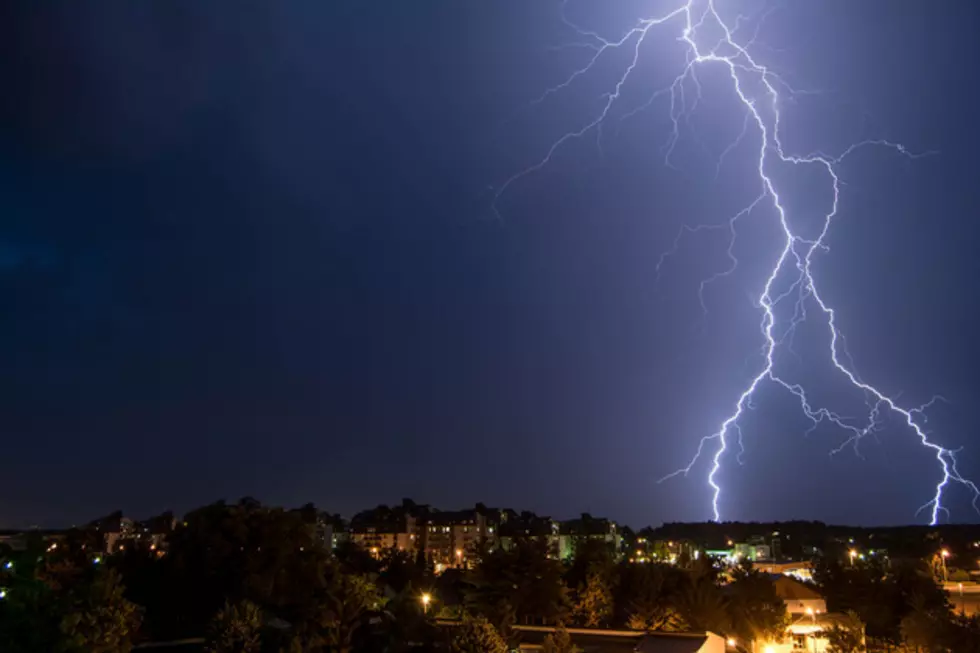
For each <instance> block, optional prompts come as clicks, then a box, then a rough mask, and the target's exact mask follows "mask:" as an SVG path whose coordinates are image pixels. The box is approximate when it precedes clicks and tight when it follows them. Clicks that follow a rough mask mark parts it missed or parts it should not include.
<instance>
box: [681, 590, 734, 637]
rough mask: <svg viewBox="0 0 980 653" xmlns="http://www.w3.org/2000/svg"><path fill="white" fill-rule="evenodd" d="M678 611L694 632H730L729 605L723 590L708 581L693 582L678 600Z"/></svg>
mask: <svg viewBox="0 0 980 653" xmlns="http://www.w3.org/2000/svg"><path fill="white" fill-rule="evenodd" d="M677 610H678V611H679V612H680V614H681V616H682V617H683V618H684V621H685V622H687V624H688V625H689V626H690V627H691V629H692V630H695V631H698V630H703V631H709V630H710V631H711V632H714V633H727V632H730V628H731V619H730V616H729V612H728V604H727V602H726V601H725V597H724V596H722V594H721V590H719V589H718V587H717V586H716V585H715V584H714V583H713V582H710V581H708V580H706V579H700V580H696V581H692V582H691V583H690V584H689V585H688V586H687V588H686V589H685V590H684V591H683V592H682V593H681V594H680V596H678V598H677Z"/></svg>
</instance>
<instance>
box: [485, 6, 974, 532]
mask: <svg viewBox="0 0 980 653" xmlns="http://www.w3.org/2000/svg"><path fill="white" fill-rule="evenodd" d="M567 2H568V0H565V4H567ZM676 2H677V6H675V7H674V8H672V9H667V10H665V11H664V12H663V13H661V14H660V15H657V16H653V17H648V18H644V19H642V20H640V21H638V22H637V23H636V24H635V25H634V26H633V27H631V28H630V29H628V30H627V31H626V32H625V34H623V35H622V36H621V37H619V38H615V39H607V38H605V37H603V36H601V35H599V34H598V33H597V32H595V31H593V30H590V29H587V28H582V27H579V26H578V25H575V24H574V23H572V21H571V20H569V19H568V18H567V16H565V15H564V12H563V20H564V22H565V23H566V24H567V25H568V26H569V27H571V28H572V29H574V30H575V31H576V32H577V34H578V36H579V37H580V38H581V40H582V41H581V42H580V43H576V44H574V47H579V48H582V49H588V50H590V51H591V54H590V55H589V58H588V61H587V63H586V64H585V66H583V67H581V68H578V69H576V70H574V71H573V72H572V73H571V74H570V75H569V76H568V77H566V78H565V80H564V81H563V82H561V83H560V84H558V85H556V86H553V87H551V88H549V89H547V90H546V91H545V92H544V93H543V94H542V95H541V97H539V98H538V99H537V100H536V101H535V103H534V104H539V103H541V102H544V101H545V100H547V99H548V98H550V97H551V96H553V95H555V94H557V93H560V92H561V91H563V90H566V89H568V88H569V87H570V86H571V85H573V84H574V83H575V82H576V80H578V79H579V78H580V77H582V76H583V75H586V74H587V73H589V72H592V71H593V69H595V68H596V67H597V62H599V60H600V59H603V55H606V54H613V53H616V52H618V53H619V54H620V55H621V56H623V55H625V58H626V62H627V63H626V64H625V68H624V69H623V71H622V73H621V74H620V75H619V76H618V77H613V79H612V80H611V81H610V84H609V89H608V90H607V91H606V92H605V93H603V94H602V95H601V96H600V97H599V108H598V110H597V111H596V113H595V114H594V115H593V117H592V118H591V119H589V120H587V121H586V122H585V124H584V125H583V126H581V128H579V129H576V130H573V131H569V132H566V133H565V134H564V135H562V136H561V137H560V138H558V139H557V140H555V141H554V142H553V143H552V144H551V146H550V147H549V148H548V150H547V151H546V153H545V154H544V156H543V157H542V158H541V159H539V160H538V161H537V162H536V163H534V164H532V165H530V166H528V167H527V168H525V169H523V170H521V171H519V172H517V173H516V174H514V175H512V176H511V177H510V178H508V179H507V180H506V181H504V183H503V184H502V185H501V186H500V187H499V188H497V190H496V194H495V197H494V209H495V210H496V208H497V203H498V201H499V200H500V198H501V196H502V195H503V194H504V193H506V192H508V191H509V190H510V189H511V187H512V186H514V184H515V183H516V182H518V181H519V180H521V179H523V178H524V177H526V176H528V175H531V174H533V173H535V172H538V171H540V170H541V169H543V168H544V167H545V166H546V165H548V164H549V163H550V162H551V160H552V158H553V156H554V155H555V153H556V152H557V151H558V150H559V149H560V148H562V147H563V146H565V145H567V144H569V143H570V142H572V141H575V140H578V139H581V138H583V137H585V136H586V135H589V134H592V135H593V136H595V137H597V139H598V141H599V143H601V141H602V136H603V128H604V127H605V126H606V123H607V121H609V120H610V119H611V118H612V109H613V106H614V105H617V102H618V101H620V100H621V98H622V94H623V89H624V86H626V84H627V83H628V82H630V81H632V80H633V79H634V78H635V77H637V76H639V73H636V70H637V68H638V66H639V63H640V60H641V54H642V53H643V46H644V44H645V43H646V42H647V39H648V38H649V39H650V40H651V41H653V40H654V39H662V40H663V41H664V42H665V43H668V44H669V43H671V42H674V43H677V44H679V47H680V48H682V49H683V51H684V53H685V55H686V63H685V65H684V66H683V67H681V68H680V69H679V71H678V73H677V75H676V77H675V78H674V80H673V82H672V83H671V84H670V85H669V86H667V87H665V88H662V89H660V90H658V91H656V92H655V93H653V94H652V95H651V96H650V99H649V100H648V101H647V102H646V103H645V104H643V105H641V106H640V107H638V108H635V109H632V110H631V111H630V112H629V113H627V114H626V115H625V116H621V117H629V116H632V115H635V114H637V113H639V112H641V111H643V110H645V109H647V108H648V107H650V106H651V105H652V104H653V103H654V102H655V101H657V100H658V99H661V98H663V99H665V101H666V104H667V106H668V107H669V114H668V115H669V117H670V120H671V123H672V125H673V128H672V130H671V132H670V134H669V136H668V139H667V143H666V145H665V148H664V150H665V164H666V165H668V166H669V165H670V163H671V156H672V154H673V152H674V149H675V146H676V145H677V143H678V142H679V140H680V138H681V126H682V124H684V125H686V124H688V123H687V118H689V117H690V115H691V113H692V112H693V111H694V110H695V109H696V108H697V106H698V103H699V102H700V101H701V99H702V94H701V90H702V82H701V80H700V78H699V71H701V70H705V69H708V68H714V69H720V70H721V71H723V72H724V74H725V76H726V82H725V84H726V87H727V89H728V90H729V91H731V92H732V93H733V95H734V97H735V98H737V100H738V103H739V104H740V108H739V110H738V111H736V112H733V113H732V115H731V118H732V120H733V121H734V122H735V124H741V125H742V131H741V134H740V135H739V137H738V138H737V139H736V140H735V141H734V142H733V143H731V144H730V145H729V147H727V148H726V149H725V150H724V152H722V153H721V155H720V156H719V158H718V160H717V162H716V164H717V168H718V169H719V170H720V169H721V167H722V166H723V164H724V163H725V158H726V156H727V155H729V154H733V152H734V151H735V150H736V149H737V148H738V146H739V145H741V144H742V143H743V141H745V139H749V138H756V139H758V148H757V150H756V151H755V154H754V155H753V156H752V158H751V159H750V160H749V164H750V165H751V167H752V169H754V170H755V171H756V174H757V179H758V187H759V193H758V195H757V196H756V198H755V199H754V200H753V201H752V202H750V203H749V204H748V205H746V206H744V207H742V208H741V209H740V210H738V211H737V212H734V213H733V214H732V215H731V216H730V217H728V218H727V219H726V220H725V221H724V222H723V223H722V224H718V225H698V226H689V225H685V226H684V227H683V228H682V229H681V231H680V232H679V233H678V236H677V238H676V239H675V241H674V246H673V247H672V248H671V249H670V250H669V251H668V252H666V253H665V254H664V255H663V256H662V257H661V259H660V262H659V263H658V265H657V269H658V271H659V268H660V266H661V265H662V264H663V263H664V262H665V260H666V259H667V258H668V257H669V256H672V255H673V254H675V253H677V251H678V249H679V247H680V245H681V239H682V237H683V236H684V235H685V234H692V233H696V232H701V231H706V230H720V231H723V232H725V233H726V234H727V237H728V239H729V241H728V242H729V247H728V251H727V256H728V261H729V266H728V268H726V269H725V271H723V272H720V273H716V274H715V275H714V276H712V277H710V278H708V279H706V280H704V281H703V282H702V283H701V291H700V292H699V298H700V299H701V303H702V308H705V312H706V305H705V303H704V289H705V288H706V287H707V286H708V285H709V284H712V283H714V282H716V281H719V280H721V279H723V278H724V277H727V276H729V275H731V274H732V273H734V272H735V270H736V269H737V267H738V264H739V261H738V259H737V258H736V256H735V255H734V253H733V251H734V244H735V240H736V236H737V229H736V228H737V226H738V224H739V221H740V219H741V218H744V217H746V216H748V215H749V214H751V213H753V212H755V211H756V210H758V209H760V208H762V207H769V208H770V209H771V210H772V215H773V216H774V217H775V218H776V222H777V224H778V226H779V228H780V231H781V233H782V239H781V245H780V246H779V248H778V249H777V250H775V251H773V253H772V254H773V255H772V258H773V263H772V267H771V269H770V270H769V272H768V276H767V278H766V281H765V283H764V284H763V285H762V288H761V290H760V292H759V294H758V296H757V297H756V298H755V302H756V305H757V307H758V308H759V310H760V312H761V322H760V336H761V338H762V358H763V361H764V362H763V363H762V366H761V369H760V370H759V371H758V372H757V373H756V374H755V376H753V377H752V378H751V379H750V380H749V381H748V382H747V383H746V385H745V386H744V388H743V390H742V391H741V393H740V394H739V395H738V397H737V399H736V401H735V403H734V408H733V410H732V412H731V413H730V414H729V415H728V417H727V418H725V419H724V420H723V421H722V422H721V424H720V426H719V428H718V430H717V431H715V432H714V433H712V434H710V435H707V436H705V437H703V438H701V440H700V442H699V444H698V446H697V449H696V451H695V453H694V455H693V457H692V458H691V460H690V462H689V463H688V464H687V465H686V466H684V467H682V468H680V469H678V470H676V471H675V472H672V473H671V474H668V475H667V476H665V477H663V479H661V480H667V479H669V478H672V477H676V476H681V475H683V476H687V475H688V474H689V473H690V472H691V470H692V469H693V468H694V465H695V464H696V463H697V462H698V461H700V460H701V459H702V458H708V460H709V461H710V469H709V471H708V474H707V479H706V480H707V484H708V486H709V488H710V490H711V511H712V515H713V517H714V520H715V521H721V506H720V502H721V499H722V486H721V485H720V478H719V472H720V471H721V469H722V465H723V462H724V460H725V458H726V453H728V452H729V449H730V447H731V443H730V440H731V439H732V438H733V437H734V438H735V443H736V444H737V445H738V449H739V450H740V451H741V450H742V432H741V427H740V425H739V420H740V418H741V417H742V415H743V414H744V413H745V412H746V410H748V409H749V408H751V407H753V397H754V395H755V392H756V390H757V389H758V388H759V386H760V385H761V384H763V383H772V384H775V385H778V386H780V387H782V388H783V389H785V390H786V391H787V392H788V393H789V394H791V395H792V396H793V397H794V400H795V401H798V402H799V406H800V409H801V411H802V413H803V415H804V416H805V417H806V418H807V419H808V420H809V421H810V422H811V424H812V425H811V427H810V429H809V431H813V430H814V429H816V428H817V427H818V426H820V425H821V424H824V423H827V424H830V425H833V426H835V427H837V428H839V429H841V431H842V433H843V435H844V436H845V439H844V440H843V442H842V444H840V445H839V446H838V447H836V448H835V449H833V450H832V452H831V455H833V454H836V453H839V452H841V451H843V450H844V449H845V448H847V447H852V448H853V449H854V451H855V453H858V454H859V451H858V446H859V444H860V443H861V441H862V440H863V438H864V437H865V436H867V435H869V434H871V433H873V432H875V431H876V430H877V429H878V428H880V427H881V425H882V423H883V420H884V413H891V414H893V415H894V416H896V417H898V418H899V419H900V420H901V421H902V422H904V423H905V424H906V425H907V427H908V428H909V430H910V431H911V432H912V433H913V434H914V436H915V437H916V438H917V439H918V441H919V443H920V444H921V445H922V447H923V448H924V449H925V450H926V452H927V453H929V454H930V456H931V457H932V458H933V459H934V460H935V463H936V465H937V467H938V471H939V477H938V480H937V482H936V485H935V490H934V491H933V493H932V496H931V497H930V498H929V499H928V500H927V501H926V502H925V503H924V504H923V505H922V506H921V507H920V508H919V510H918V511H917V513H916V514H918V513H919V512H922V511H923V510H925V511H927V512H928V514H929V522H930V523H931V524H936V523H938V522H939V519H940V515H941V514H944V513H947V510H946V508H945V507H944V505H943V497H944V492H945V491H946V489H947V488H948V487H949V486H950V484H951V483H957V484H960V485H962V486H964V487H966V488H967V489H968V490H969V491H970V492H971V493H972V495H973V505H974V508H977V500H978V499H980V488H978V487H977V486H976V485H975V484H974V483H973V482H972V481H970V480H969V479H967V478H965V477H964V476H962V475H961V474H960V472H959V470H958V468H957V460H956V456H955V452H954V450H952V449H947V448H946V447H943V446H942V445H940V444H938V443H936V442H935V441H934V440H932V439H930V437H929V435H928V434H927V433H926V431H925V430H924V429H923V427H922V424H923V423H924V422H925V411H926V409H927V408H929V407H930V406H932V405H933V403H935V402H936V401H937V400H940V399H941V397H933V398H932V399H931V400H930V401H928V402H926V403H925V404H922V405H920V406H918V407H905V406H902V405H899V404H898V403H897V400H896V399H895V398H894V397H891V396H888V395H886V394H885V393H884V392H882V391H881V390H879V389H878V388H877V387H876V386H874V385H871V384H869V383H866V382H864V381H863V380H861V378H860V377H859V375H858V374H857V372H856V371H855V370H854V369H853V365H852V364H851V363H850V357H849V356H848V355H847V352H846V349H845V345H844V343H843V336H842V335H841V333H840V331H839V330H838V327H837V314H836V312H835V309H834V308H833V307H832V306H830V305H829V304H828V303H827V302H826V301H825V299H824V296H823V294H822V291H821V290H819V288H818V285H817V281H816V278H815V275H814V270H813V265H814V262H815V260H816V258H817V256H818V255H819V254H820V253H822V252H826V251H828V249H829V247H828V245H827V236H828V233H829V231H830V228H831V226H832V223H833V222H834V219H835V218H836V217H837V215H838V210H839V200H840V188H841V185H842V181H841V177H840V169H839V168H840V164H841V162H842V161H844V159H846V158H847V157H849V156H850V155H851V154H853V153H854V152H855V151H857V150H859V149H862V148H865V147H871V146H874V147H881V148H886V149H889V150H891V151H893V152H895V153H898V154H900V155H902V156H905V157H908V158H916V157H918V156H920V155H917V154H914V153H912V152H910V151H909V150H907V149H906V148H905V146H903V145H902V144H900V143H895V142H891V141H887V140H884V139H875V140H865V141H861V142H858V143H854V144H852V145H850V146H849V147H847V148H845V149H844V150H843V151H842V152H841V153H840V154H838V155H828V154H824V153H821V152H815V153H811V154H803V155H800V154H793V153H790V152H788V151H787V150H786V149H784V146H783V140H782V129H783V127H784V125H783V123H782V116H781V108H782V107H783V105H784V104H785V100H786V99H787V98H788V99H790V100H792V99H795V97H796V95H797V93H796V92H795V91H794V90H793V89H792V87H790V86H789V85H788V84H787V83H786V82H785V81H784V80H783V79H781V78H780V77H779V76H778V75H777V74H776V73H774V72H773V71H772V70H771V69H770V68H769V66H768V65H767V64H764V63H762V62H761V60H760V59H758V58H757V55H755V54H753V52H754V51H755V46H756V39H757V37H758V32H759V28H760V25H761V24H762V22H763V20H764V19H765V17H766V16H767V15H768V14H764V15H762V17H761V18H760V17H756V18H754V19H751V17H750V18H749V19H747V18H746V17H745V16H742V15H737V16H736V15H733V14H734V13H735V12H734V11H732V10H731V8H730V3H724V7H723V9H724V10H725V11H726V12H727V13H725V14H724V15H723V13H722V10H720V9H719V7H718V5H719V4H722V3H720V2H718V0H686V1H685V0H676ZM753 20H754V22H755V27H754V30H755V31H754V34H752V35H751V36H750V37H749V38H744V37H743V36H742V34H743V33H744V32H751V31H752V30H751V29H747V25H749V24H750V23H752V22H753ZM767 52H768V53H769V54H771V53H772V52H773V51H772V50H769V51H767ZM605 63H606V62H605V61H604V62H603V65H605ZM794 167H797V168H810V169H815V170H817V171H819V172H821V173H822V174H823V176H824V179H825V183H826V194H827V203H828V205H829V207H830V208H829V210H827V212H826V213H825V214H823V216H822V219H821V222H820V228H819V230H818V231H819V233H818V234H817V235H816V236H815V237H812V236H807V235H803V234H802V233H800V232H798V231H797V227H796V226H794V223H793V221H792V220H790V216H789V215H788V214H787V210H786V208H785V203H784V198H783V197H782V196H781V193H782V192H785V191H784V190H781V187H780V186H779V183H778V179H779V178H778V177H776V176H774V174H773V173H774V172H775V171H776V170H777V169H778V170H779V172H780V173H785V171H786V170H787V169H789V168H794ZM784 302H786V303H787V304H786V305H788V306H789V307H790V308H792V313H793V317H792V318H791V319H789V320H785V319H784V320H780V319H778V318H777V307H780V306H782V305H784V304H783V303H784ZM808 307H810V310H811V311H812V310H813V309H817V311H818V313H819V315H818V317H820V318H821V319H822V320H823V323H824V324H825V325H826V333H827V337H828V343H827V349H826V356H827V360H828V362H830V363H831V364H832V365H833V367H834V368H836V370H837V372H838V373H839V375H840V377H841V380H842V382H843V383H844V384H845V386H846V387H849V388H851V389H852V390H853V391H854V394H855V395H858V396H864V397H865V399H866V402H867V405H868V412H867V414H866V415H865V416H864V417H863V418H862V419H860V420H854V419H850V418H847V417H844V416H842V415H841V414H839V413H836V412H834V411H832V410H830V409H828V408H824V407H816V406H814V405H813V404H812V403H811V400H810V397H809V395H808V391H807V390H806V389H805V388H804V387H803V386H802V385H801V384H800V383H798V382H791V381H789V380H786V379H784V378H783V377H782V376H781V375H780V374H779V372H777V370H776V354H777V350H780V351H781V350H782V349H790V348H791V343H792V338H793V336H794V335H795V333H796V329H797V327H798V326H799V325H800V324H802V323H803V322H804V321H805V320H806V319H807V318H808ZM842 350H844V354H843V359H844V360H842V354H841V351H842ZM845 360H846V363H845ZM740 455H741V454H740V453H739V456H740ZM978 511H980V510H978Z"/></svg>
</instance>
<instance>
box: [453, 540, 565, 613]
mask: <svg viewBox="0 0 980 653" xmlns="http://www.w3.org/2000/svg"><path fill="white" fill-rule="evenodd" d="M465 603H466V605H467V607H468V608H469V609H470V610H471V611H473V612H474V613H476V614H479V615H481V616H484V617H486V618H487V619H489V620H490V622H491V623H492V624H494V625H495V626H496V627H497V628H498V629H500V630H501V631H502V632H507V629H508V628H509V627H510V625H511V624H513V623H514V622H515V621H519V622H520V623H525V624H526V623H545V624H550V623H557V622H559V621H561V620H562V619H563V618H564V617H565V616H566V614H567V612H568V590H567V588H566V587H565V584H564V583H563V582H562V566H561V563H559V562H558V561H556V560H551V559H549V558H548V555H547V550H546V549H545V545H544V543H542V542H534V541H526V540H519V541H518V542H517V544H516V546H515V547H514V549H513V550H510V551H504V550H502V549H501V550H497V551H494V552H492V553H491V554H489V555H488V556H486V558H485V559H484V560H482V561H481V562H480V564H479V565H478V566H477V567H476V569H474V570H473V571H472V572H470V573H469V574H467V589H466V590H465Z"/></svg>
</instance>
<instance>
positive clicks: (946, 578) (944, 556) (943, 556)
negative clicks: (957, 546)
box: [939, 549, 949, 583]
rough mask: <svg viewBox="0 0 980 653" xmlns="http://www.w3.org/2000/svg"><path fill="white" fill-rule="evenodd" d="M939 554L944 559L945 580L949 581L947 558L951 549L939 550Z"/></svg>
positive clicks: (945, 581)
mask: <svg viewBox="0 0 980 653" xmlns="http://www.w3.org/2000/svg"><path fill="white" fill-rule="evenodd" d="M939 554H940V556H941V557H942V561H943V582H944V583H948V582H949V577H948V574H947V573H946V558H948V557H949V549H943V550H941V551H940V552H939Z"/></svg>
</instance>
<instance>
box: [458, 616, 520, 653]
mask: <svg viewBox="0 0 980 653" xmlns="http://www.w3.org/2000/svg"><path fill="white" fill-rule="evenodd" d="M450 650H451V651H452V653H507V643H506V642H505V641H504V638H503V637H501V636H500V632H499V631H497V629H496V628H494V627H493V624H491V623H490V622H489V621H487V620H486V619H484V618H483V617H471V616H465V617H463V621H462V623H461V624H460V625H459V626H457V627H456V631H455V632H454V633H453V638H452V642H451V644H450Z"/></svg>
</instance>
